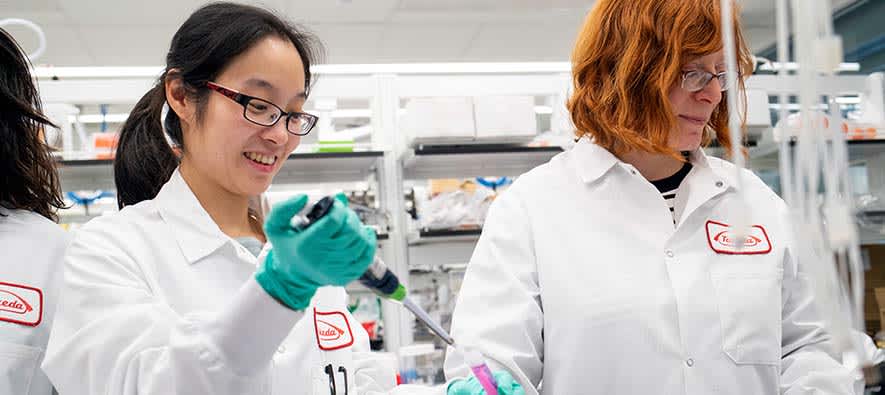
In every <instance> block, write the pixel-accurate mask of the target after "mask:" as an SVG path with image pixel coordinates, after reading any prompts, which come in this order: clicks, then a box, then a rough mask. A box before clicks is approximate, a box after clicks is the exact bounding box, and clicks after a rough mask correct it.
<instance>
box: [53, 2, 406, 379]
mask: <svg viewBox="0 0 885 395" xmlns="http://www.w3.org/2000/svg"><path fill="white" fill-rule="evenodd" d="M316 45H317V44H316V42H315V40H314V39H313V38H312V36H310V35H307V34H305V33H303V32H302V31H301V30H300V29H298V28H296V27H294V26H293V25H291V24H289V23H287V22H285V21H283V20H281V19H280V18H279V17H277V16H276V15H274V14H272V13H270V12H268V11H266V10H263V9H260V8H256V7H251V6H246V5H239V4H232V3H213V4H210V5H207V6H204V7H202V8H200V9H198V10H197V11H195V12H194V13H193V14H192V15H191V16H190V17H189V18H188V19H187V20H186V21H185V22H184V24H183V25H182V26H181V27H180V28H179V29H178V31H177V32H176V33H175V36H174V37H173V38H172V43H171V46H170V49H169V52H168V54H167V56H166V68H165V71H164V72H163V74H162V75H161V76H160V78H159V81H158V83H157V84H156V86H154V87H153V88H152V89H151V90H150V91H149V92H148V93H147V94H145V95H144V97H143V98H142V99H141V100H140V101H139V102H138V103H137V104H136V105H135V108H134V109H133V110H132V112H131V113H130V116H129V118H128V119H127V121H126V123H125V124H124V125H123V127H122V130H121V132H120V140H119V144H118V147H117V154H116V160H115V163H114V173H115V174H114V177H115V181H116V185H117V193H118V202H119V205H120V207H121V211H120V212H119V213H117V214H115V215H110V216H103V217H101V218H97V219H95V220H93V221H91V222H90V223H88V224H86V225H85V226H83V227H82V228H81V229H80V230H78V233H77V235H76V238H75V239H74V241H73V242H72V243H71V246H70V248H69V250H68V253H67V255H66V258H65V269H66V271H65V274H66V279H65V286H64V289H63V292H64V295H65V298H64V300H63V301H62V303H61V305H60V307H59V310H58V319H57V321H56V325H55V327H54V328H53V334H52V338H51V340H50V344H49V349H48V352H47V357H46V361H45V363H44V364H43V369H44V370H45V371H46V373H47V374H48V376H49V377H50V378H51V379H52V382H53V384H55V386H56V388H58V390H59V392H60V393H62V394H64V395H98V394H101V395H105V394H108V395H110V394H113V395H135V394H138V395H147V394H181V395H185V394H187V395H197V394H213V395H224V394H237V395H242V394H287V395H289V394H330V393H332V394H335V393H337V394H347V393H350V394H356V393H359V394H363V393H367V392H368V391H384V390H387V389H389V388H391V387H393V385H394V372H393V371H392V370H390V371H382V370H380V369H379V368H377V366H378V365H379V364H378V363H377V362H373V359H372V354H370V353H369V352H368V351H369V346H368V335H367V334H366V333H365V330H363V328H362V327H361V326H360V325H357V324H356V323H355V321H354V320H353V317H352V316H350V313H349V312H347V310H346V309H343V311H328V310H326V311H321V310H320V309H318V308H313V307H311V301H312V300H313V302H314V303H319V302H317V299H322V298H321V297H320V295H321V294H324V292H326V291H329V292H326V294H329V293H331V294H334V295H332V296H331V298H341V300H340V301H341V302H342V303H341V304H343V294H344V291H343V289H342V288H330V287H324V286H327V285H332V286H343V285H345V284H347V283H349V282H350V281H352V280H354V279H356V278H357V277H359V276H360V275H361V274H362V273H363V272H364V271H365V270H366V268H367V266H368V265H369V263H371V261H372V259H373V257H374V254H375V248H376V240H375V233H374V232H373V231H372V230H371V229H369V228H367V227H365V226H364V225H363V224H362V223H361V222H360V221H359V218H358V217H357V216H356V214H355V213H354V212H353V211H352V210H350V209H349V208H348V207H347V205H346V200H345V199H339V200H337V201H336V202H335V203H334V204H333V205H332V207H331V209H330V211H329V213H328V214H327V215H326V216H325V217H323V218H322V219H320V220H318V221H316V222H315V223H314V224H313V225H311V226H310V227H307V228H306V229H303V230H296V229H294V228H293V227H292V226H291V225H290V220H291V219H292V217H293V216H294V215H295V214H297V213H298V212H299V211H301V210H302V208H304V206H305V205H306V202H307V197H306V196H304V195H299V196H297V197H295V198H293V199H290V200H288V201H285V202H283V203H281V204H280V205H278V206H276V207H274V208H273V209H272V210H271V211H270V213H269V214H268V216H267V220H266V221H265V222H264V224H263V225H264V226H263V228H262V223H261V222H260V221H259V220H258V217H257V216H256V213H255V212H253V211H251V210H250V208H249V201H250V198H252V197H255V196H258V195H260V194H261V193H262V192H263V191H265V190H266V189H267V188H268V187H269V185H270V183H271V181H272V180H273V177H274V175H275V174H276V173H277V172H278V171H279V170H280V167H281V165H282V163H283V162H284V161H285V160H286V158H288V156H289V154H290V153H292V151H293V150H294V149H295V148H296V147H297V146H298V144H299V142H300V136H303V135H306V134H307V133H309V132H310V131H311V129H312V128H313V125H314V124H315V123H316V117H314V116H312V115H310V114H307V113H304V112H303V106H304V103H305V101H306V100H307V96H308V93H309V90H310V81H311V78H310V77H311V75H310V65H311V63H313V62H314V61H315V60H316V51H317V49H316ZM165 105H168V109H169V110H168V113H167V115H166V116H165V118H164V119H161V114H162V113H163V108H164V106H165ZM246 240H251V241H254V240H258V241H259V242H260V243H266V244H265V247H264V249H263V250H262V251H261V252H260V253H259V254H258V255H259V256H258V257H257V258H256V256H255V255H253V254H252V253H250V251H249V250H248V249H247V248H246V247H244V244H250V243H246V242H245V241H246ZM321 287H322V288H321ZM330 290H331V291H330ZM315 295H316V296H317V297H314V296H315ZM301 310H306V311H307V314H305V315H304V317H305V318H304V319H301V320H299V317H300V314H299V313H298V311H301ZM351 322H353V324H351Z"/></svg>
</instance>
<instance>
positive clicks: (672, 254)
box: [666, 250, 676, 258]
mask: <svg viewBox="0 0 885 395" xmlns="http://www.w3.org/2000/svg"><path fill="white" fill-rule="evenodd" d="M666 254H667V257H668V258H672V257H674V256H675V255H676V254H674V253H673V250H667V252H666Z"/></svg>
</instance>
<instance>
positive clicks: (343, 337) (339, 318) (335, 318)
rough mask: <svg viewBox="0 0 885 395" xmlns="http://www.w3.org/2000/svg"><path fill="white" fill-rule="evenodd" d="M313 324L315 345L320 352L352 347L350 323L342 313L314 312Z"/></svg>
mask: <svg viewBox="0 0 885 395" xmlns="http://www.w3.org/2000/svg"><path fill="white" fill-rule="evenodd" d="M313 324H314V328H315V330H316V336H317V345H318V346H319V347H320V349H321V350H324V351H331V350H337V349H340V348H345V347H350V346H351V345H353V331H352V330H351V329H350V322H349V321H348V320H347V316H346V315H345V314H344V313H342V312H340V311H332V312H321V311H316V310H314V312H313Z"/></svg>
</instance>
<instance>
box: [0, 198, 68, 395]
mask: <svg viewBox="0 0 885 395" xmlns="http://www.w3.org/2000/svg"><path fill="white" fill-rule="evenodd" d="M67 241H68V234H67V233H66V232H65V231H64V230H62V229H61V227H59V226H58V225H57V224H55V223H53V222H52V221H49V220H48V219H46V218H43V217H42V216H40V215H38V214H35V213H33V212H30V211H23V210H7V209H4V208H2V207H0V251H2V256H3V258H2V260H0V394H15V395H49V394H51V393H52V385H51V384H50V383H49V378H47V377H46V375H45V374H43V371H42V370H40V362H41V361H42V360H43V354H44V352H45V350H46V342H47V341H49V330H50V328H52V321H53V316H54V314H55V306H56V304H57V303H58V301H59V290H60V287H61V282H62V259H63V257H64V252H65V247H66V244H67Z"/></svg>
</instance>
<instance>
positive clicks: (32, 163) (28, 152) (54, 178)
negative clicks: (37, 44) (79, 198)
mask: <svg viewBox="0 0 885 395" xmlns="http://www.w3.org/2000/svg"><path fill="white" fill-rule="evenodd" d="M29 68H30V62H29V61H28V58H27V57H26V56H25V55H24V51H22V49H21V47H19V45H18V43H16V42H15V40H14V39H13V38H12V36H11V35H9V33H7V32H6V31H5V30H3V29H0V206H3V207H5V208H7V209H21V210H28V211H33V212H35V213H37V214H40V215H42V216H44V217H46V218H48V219H50V220H52V221H57V220H58V214H57V211H58V209H60V208H63V207H64V206H65V204H64V200H63V199H62V195H61V186H60V184H59V181H58V173H56V170H55V161H54V160H53V159H52V154H51V153H50V151H49V147H48V146H47V145H46V143H45V142H44V141H43V139H42V137H41V135H40V133H41V131H42V130H43V128H44V127H46V126H54V125H52V122H50V121H49V118H47V117H46V116H45V115H43V110H42V108H41V106H40V96H39V95H38V93H37V87H36V86H35V84H34V79H33V78H32V77H31V73H30V71H29Z"/></svg>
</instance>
